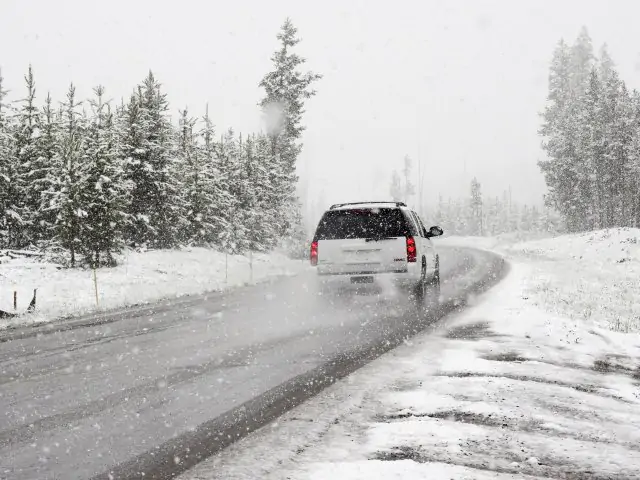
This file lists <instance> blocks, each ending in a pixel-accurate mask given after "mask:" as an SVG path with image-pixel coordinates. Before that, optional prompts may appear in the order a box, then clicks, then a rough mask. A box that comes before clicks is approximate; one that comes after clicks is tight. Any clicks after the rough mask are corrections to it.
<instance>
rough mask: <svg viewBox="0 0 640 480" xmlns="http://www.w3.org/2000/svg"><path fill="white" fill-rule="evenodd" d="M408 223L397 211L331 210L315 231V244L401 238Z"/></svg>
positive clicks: (390, 209)
mask: <svg viewBox="0 0 640 480" xmlns="http://www.w3.org/2000/svg"><path fill="white" fill-rule="evenodd" d="M409 234H410V232H409V230H408V228H407V221H406V220H405V217H404V215H403V213H402V211H401V210H400V209H398V208H376V209H372V208H365V209H353V210H330V211H328V212H326V213H325V214H324V216H323V217H322V219H321V220H320V224H319V225H318V229H317V230H316V235H315V239H316V240H339V239H346V238H379V237H404V236H406V235H409Z"/></svg>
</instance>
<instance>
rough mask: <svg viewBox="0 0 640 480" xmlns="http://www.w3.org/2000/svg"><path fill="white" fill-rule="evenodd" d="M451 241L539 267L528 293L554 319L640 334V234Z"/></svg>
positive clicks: (614, 231) (625, 231)
mask: <svg viewBox="0 0 640 480" xmlns="http://www.w3.org/2000/svg"><path fill="white" fill-rule="evenodd" d="M513 240H514V236H512V235H505V236H501V237H497V238H469V237H467V238H464V237H459V238H456V237H451V238H448V239H446V240H444V241H443V244H447V243H448V244H451V245H476V246H477V247H478V248H483V249H486V250H493V251H496V252H498V253H501V254H503V255H505V256H506V257H507V258H509V259H510V260H512V261H524V262H527V263H529V264H532V265H533V266H534V271H533V273H532V275H531V279H530V280H531V281H530V284H529V285H528V287H527V288H528V293H530V294H531V296H532V297H533V298H534V299H535V301H536V302H537V305H539V306H540V307H542V308H544V309H545V310H546V311H548V312H550V313H552V314H561V315H564V316H568V317H569V318H572V319H575V320H585V321H587V323H593V324H594V325H597V326H600V327H603V328H609V329H612V330H615V331H621V332H639V331H640V295H638V292H640V229H634V228H620V229H609V230H599V231H596V232H589V233H583V234H575V235H563V236H560V237H556V238H546V239H539V240H534V241H525V242H515V243H514V241H513Z"/></svg>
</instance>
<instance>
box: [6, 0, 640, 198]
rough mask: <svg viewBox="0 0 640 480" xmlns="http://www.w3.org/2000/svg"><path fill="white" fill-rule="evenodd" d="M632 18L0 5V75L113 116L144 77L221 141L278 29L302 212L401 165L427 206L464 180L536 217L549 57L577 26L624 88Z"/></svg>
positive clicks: (376, 4)
mask: <svg viewBox="0 0 640 480" xmlns="http://www.w3.org/2000/svg"><path fill="white" fill-rule="evenodd" d="M639 13H640V5H638V2H637V1H636V0H628V1H612V0H607V1H606V2H605V1H604V0H601V1H586V0H576V1H568V0H564V1H563V0H556V1H551V0H548V1H544V0H535V1H522V0H518V1H512V0H502V1H485V0H468V1H428V0H416V1H411V2H409V1H397V0H396V1H394V2H389V1H385V2H383V1H377V0H376V1H372V0H370V1H366V2H365V1H344V0H323V1H322V2H308V1H307V2H304V1H300V0H297V1H295V0H291V1H284V0H283V1H279V0H252V1H240V0H239V1H237V2H229V1H225V2H219V1H212V0H208V1H195V0H192V1H189V0H181V1H179V2H177V1H171V2H169V1H160V0H144V1H143V0H127V1H122V0H110V1H109V2H102V1H100V2H99V1H94V0H64V1H63V0H0V46H2V49H1V50H0V66H1V67H2V72H3V76H4V77H5V81H6V87H7V88H9V89H10V90H11V91H12V92H11V97H10V98H13V99H15V98H17V97H18V96H19V95H20V94H22V92H23V90H22V89H23V81H22V77H23V75H24V73H25V72H26V70H27V67H28V64H29V63H31V64H32V65H33V68H34V72H35V78H36V83H37V89H38V96H39V98H40V100H42V98H43V97H44V96H45V95H46V92H47V91H48V90H49V91H51V93H52V95H53V96H54V98H55V99H58V100H62V98H63V96H64V93H65V90H66V88H67V86H68V84H69V82H70V81H73V82H74V83H75V84H76V86H77V89H78V93H79V94H80V95H81V96H83V97H86V96H89V95H90V93H91V88H92V87H93V86H95V85H97V84H103V85H104V86H105V87H106V88H107V93H108V94H110V96H112V97H113V98H115V99H117V100H118V101H119V100H120V98H121V97H122V96H124V97H125V98H126V97H127V96H128V95H129V94H130V92H131V90H132V88H133V86H134V85H136V84H137V83H138V82H139V81H140V80H142V79H143V78H144V76H145V75H146V73H147V71H148V70H149V69H152V70H153V71H154V73H155V74H156V76H157V77H158V79H159V80H160V81H161V82H162V84H163V85H164V88H165V90H166V92H167V93H168V95H169V100H170V102H171V106H172V108H173V109H174V112H175V114H176V115H177V110H178V109H179V108H183V107H185V106H188V107H189V109H190V111H191V112H192V113H193V114H197V115H201V114H203V113H204V108H205V104H206V103H207V102H208V103H209V110H210V113H211V115H212V117H213V119H214V121H215V123H216V125H217V128H218V130H219V131H221V130H223V129H226V128H228V127H234V128H235V129H236V130H238V131H244V132H250V131H258V130H260V129H261V128H262V125H261V115H260V111H259V109H258V108H257V106H256V103H257V101H258V100H259V98H260V96H261V91H260V89H259V88H258V86H257V85H258V82H259V81H260V79H261V77H262V76H263V75H264V73H265V72H266V71H268V69H269V68H270V66H271V65H270V60H269V59H270V56H271V54H272V52H273V51H274V49H275V48H276V47H277V40H276V38H275V35H276V33H277V31H278V29H279V27H280V25H281V24H282V22H283V20H284V18H285V17H286V16H290V17H291V18H292V20H293V22H294V24H295V25H296V26H297V27H298V30H299V35H300V37H301V38H302V42H301V43H300V44H299V46H298V49H297V51H298V53H300V54H301V55H303V56H304V57H306V58H307V60H308V62H307V66H308V68H309V69H312V70H314V71H317V72H319V73H322V74H323V75H324V78H323V79H322V80H321V81H320V82H318V83H317V85H316V88H317V90H318V94H317V96H316V97H314V98H313V99H312V100H310V101H309V103H308V105H307V114H306V116H305V118H304V121H305V123H306V125H307V127H308V130H307V132H306V135H305V138H304V142H305V148H304V152H303V155H302V159H301V163H300V166H299V168H300V172H301V175H302V176H303V177H304V178H307V179H308V180H309V182H308V183H309V192H310V197H311V199H314V198H318V196H319V195H320V192H321V191H324V193H325V199H326V201H327V202H338V201H350V200H360V199H367V198H372V197H375V198H376V199H380V198H382V199H384V198H388V191H389V188H388V184H389V178H390V172H391V170H392V169H394V168H398V169H400V168H401V167H402V159H403V157H404V156H405V155H406V154H408V155H409V156H410V157H412V158H413V159H414V161H415V163H416V164H417V162H418V159H420V161H421V163H422V166H423V170H424V171H425V172H426V175H425V190H427V189H428V192H425V194H424V198H425V201H428V202H430V203H433V202H434V201H435V200H436V199H437V196H438V194H442V195H443V196H445V198H446V197H447V196H452V197H457V196H459V195H461V194H466V192H467V190H468V183H469V181H470V179H471V177H472V176H474V175H475V176H477V177H478V179H479V180H480V182H481V184H482V186H483V189H484V191H485V194H490V195H499V194H501V192H502V191H503V190H504V189H507V188H509V187H511V188H512V192H513V197H514V198H516V199H518V200H520V201H523V202H529V203H537V202H539V200H540V198H541V196H542V194H543V193H544V182H543V180H542V177H541V175H540V174H539V171H538V167H537V165H536V161H537V160H538V159H540V158H541V157H542V155H543V153H542V152H541V150H540V139H539V137H538V136H537V134H536V130H537V128H538V126H539V117H538V112H539V111H540V110H541V108H542V107H543V104H544V100H545V96H546V89H547V73H548V64H549V60H550V58H551V54H552V51H553V48H554V46H555V44H556V43H557V41H558V40H559V39H560V37H565V39H567V40H568V41H570V42H573V40H574V39H575V37H576V36H577V34H578V32H579V29H580V27H581V25H586V26H587V27H588V29H589V32H590V33H591V36H592V38H593V41H594V46H595V47H596V48H599V46H600V45H601V44H602V43H603V42H605V41H606V42H607V43H608V45H609V49H610V52H611V54H612V56H613V58H614V60H615V61H616V63H617V65H618V67H619V70H620V72H621V75H622V78H623V79H625V80H626V81H627V82H628V84H629V85H630V86H631V87H638V86H639V83H640V82H639V80H640V73H639V72H638V67H637V62H638V53H639V47H640V29H638V28H637V23H638V18H640V17H639V16H638V14H639Z"/></svg>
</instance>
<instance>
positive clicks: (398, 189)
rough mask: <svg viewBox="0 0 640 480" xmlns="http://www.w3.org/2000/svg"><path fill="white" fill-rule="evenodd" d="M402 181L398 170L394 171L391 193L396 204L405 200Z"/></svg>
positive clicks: (390, 187)
mask: <svg viewBox="0 0 640 480" xmlns="http://www.w3.org/2000/svg"><path fill="white" fill-rule="evenodd" d="M403 190H404V189H403V188H402V180H401V179H400V175H399V174H398V172H397V171H396V170H394V171H393V173H392V175H391V185H390V186H389V193H390V194H391V199H392V200H393V201H394V202H401V201H402V200H403V198H402V193H403Z"/></svg>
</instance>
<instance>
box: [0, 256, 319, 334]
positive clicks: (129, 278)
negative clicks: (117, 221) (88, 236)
mask: <svg viewBox="0 0 640 480" xmlns="http://www.w3.org/2000/svg"><path fill="white" fill-rule="evenodd" d="M14 257H15V256H14ZM251 264H252V267H251ZM304 268H308V266H307V262H303V261H301V260H291V259H289V258H288V257H286V256H285V255H283V254H278V253H272V254H255V255H253V258H252V262H250V261H249V257H245V256H240V255H229V256H228V257H226V256H225V254H224V253H220V252H216V251H212V250H207V249H204V248H188V249H183V250H170V251H162V250H158V251H149V252H144V253H138V252H127V253H126V254H124V255H123V256H122V258H121V259H120V264H119V265H118V266H117V267H115V268H100V269H98V270H97V275H96V279H97V285H98V304H96V294H95V287H94V278H93V272H92V271H91V270H82V269H63V268H61V267H60V266H58V265H56V264H52V263H45V262H39V261H37V260H35V259H33V258H26V257H20V256H17V258H11V257H9V256H7V255H0V310H4V311H7V312H13V311H14V310H13V292H14V291H16V292H17V295H18V306H17V307H18V308H17V311H18V312H24V311H26V309H27V306H28V305H29V302H30V301H31V298H32V296H33V290H34V289H38V290H37V299H36V306H37V310H36V313H35V314H30V315H23V316H21V317H19V318H15V319H9V320H0V328H6V327H7V326H12V325H18V324H25V323H34V322H42V321H49V320H53V319H55V318H58V317H61V316H67V315H77V314H82V313H87V312H91V311H97V310H102V309H110V308H116V307H122V306H129V305H136V304H141V303H146V302H152V301H155V300H160V299H163V298H171V297H178V296H183V295H189V294H198V293H203V292H208V291H216V290H222V289H225V288H229V287H234V286H240V285H245V284H250V283H255V282H259V281H263V280H266V279H268V278H272V277H274V276H279V275H290V274H295V273H298V272H300V271H301V270H302V269H304Z"/></svg>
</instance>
